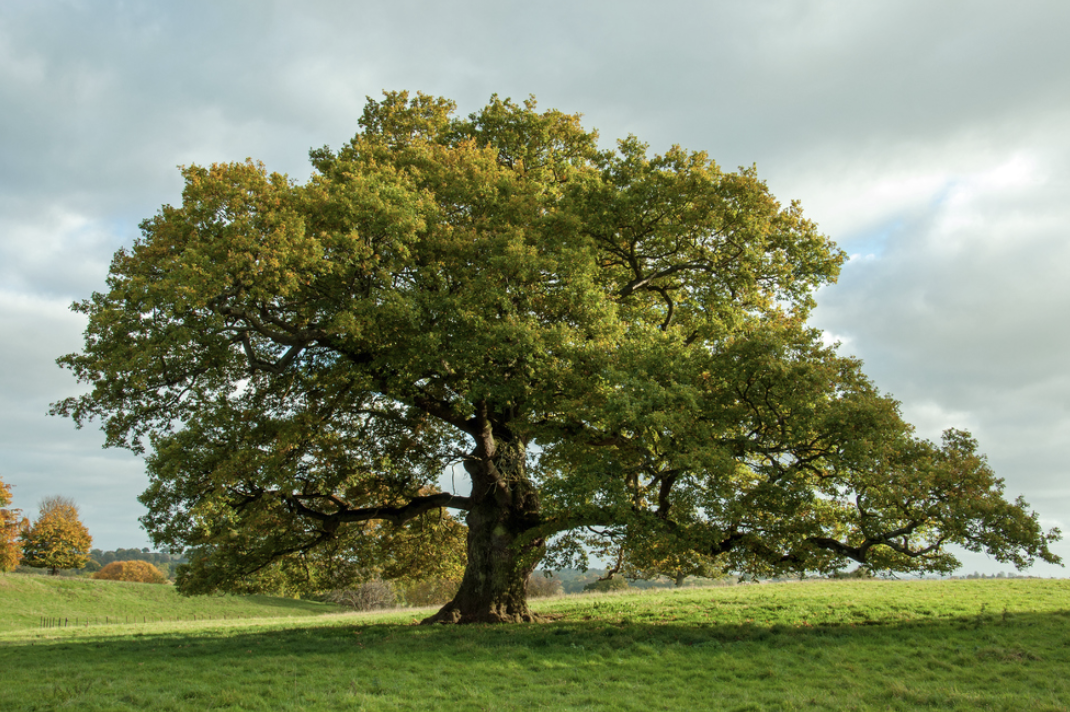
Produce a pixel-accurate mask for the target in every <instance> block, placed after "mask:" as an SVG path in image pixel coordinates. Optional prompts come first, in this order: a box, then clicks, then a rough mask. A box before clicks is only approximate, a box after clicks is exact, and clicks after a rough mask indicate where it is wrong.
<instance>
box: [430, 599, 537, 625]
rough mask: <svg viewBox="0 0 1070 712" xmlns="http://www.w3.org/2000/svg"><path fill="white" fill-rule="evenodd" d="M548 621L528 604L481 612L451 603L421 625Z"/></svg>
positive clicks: (482, 610)
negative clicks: (534, 611) (464, 608)
mask: <svg viewBox="0 0 1070 712" xmlns="http://www.w3.org/2000/svg"><path fill="white" fill-rule="evenodd" d="M545 622H546V619H545V618H542V617H541V616H538V615H536V614H534V613H532V612H531V609H530V608H528V607H527V604H523V606H522V607H521V608H518V607H517V606H516V605H505V604H503V605H499V606H490V607H483V608H481V609H479V610H472V609H469V610H463V609H462V608H461V607H460V606H458V605H457V604H456V603H455V602H453V601H451V602H449V603H447V604H446V605H445V606H443V607H442V609H441V610H439V612H438V613H436V614H435V615H433V616H430V617H428V618H425V619H423V620H422V621H420V625H433V624H435V623H443V624H457V623H545Z"/></svg>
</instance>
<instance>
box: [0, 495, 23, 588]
mask: <svg viewBox="0 0 1070 712" xmlns="http://www.w3.org/2000/svg"><path fill="white" fill-rule="evenodd" d="M11 502H12V499H11V486H10V485H8V484H6V483H5V482H4V481H3V480H0V571H10V570H12V569H13V568H15V567H16V566H18V565H19V559H20V558H21V552H22V547H21V546H20V544H19V529H20V526H19V524H20V521H19V515H21V514H22V512H21V511H19V510H18V509H6V507H8V506H9V505H10V504H11Z"/></svg>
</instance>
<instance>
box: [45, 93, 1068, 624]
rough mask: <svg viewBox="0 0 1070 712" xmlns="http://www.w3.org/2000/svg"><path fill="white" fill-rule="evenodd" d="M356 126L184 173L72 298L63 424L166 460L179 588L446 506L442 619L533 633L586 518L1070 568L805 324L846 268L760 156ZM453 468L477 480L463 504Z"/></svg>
mask: <svg viewBox="0 0 1070 712" xmlns="http://www.w3.org/2000/svg"><path fill="white" fill-rule="evenodd" d="M359 123H360V129H359V132H358V133H357V134H356V136H355V137H354V138H353V139H352V140H351V141H350V142H349V143H348V144H346V145H344V146H342V147H341V148H340V149H339V150H337V151H333V150H331V149H328V148H322V149H316V150H313V151H312V152H311V160H312V165H313V169H314V170H313V173H312V176H311V178H310V179H309V180H308V181H306V182H304V183H299V182H295V181H293V180H291V179H289V178H288V177H286V176H283V175H279V174H276V173H269V172H268V171H267V170H266V169H265V168H264V167H263V166H262V165H260V164H258V163H254V162H251V161H249V162H246V163H236V164H218V165H212V166H208V167H202V166H190V167H186V168H184V169H183V170H182V172H183V176H184V178H185V188H184V190H183V193H182V201H181V204H180V205H177V206H171V205H166V206H164V207H163V208H162V209H161V210H160V212H159V213H158V214H157V215H155V216H154V217H152V218H149V219H147V220H145V221H144V222H143V223H142V224H141V230H142V234H141V237H140V238H139V239H138V240H137V241H136V242H135V243H134V245H133V246H132V247H131V248H129V249H123V250H120V251H119V252H118V253H116V255H115V258H114V260H113V262H112V265H111V271H110V274H109V276H108V283H107V290H106V291H104V292H101V293H97V294H94V295H93V296H92V297H90V298H89V299H88V300H86V301H84V302H81V303H78V304H76V305H75V307H74V308H75V309H76V310H77V311H79V312H81V313H82V314H84V315H86V317H87V318H88V327H87V329H86V333H85V346H84V349H83V351H82V352H80V353H76V354H71V355H68V356H65V357H63V358H62V359H60V363H61V364H62V365H64V366H66V367H67V368H70V369H71V370H73V372H74V373H75V374H76V376H77V377H78V378H79V379H80V380H81V381H82V382H84V383H86V384H88V385H89V386H90V388H91V390H90V391H89V392H88V393H86V394H85V395H82V396H78V397H73V398H70V399H67V400H65V401H62V402H60V403H57V404H55V405H54V407H53V410H54V412H55V413H58V414H62V415H67V416H70V417H72V418H74V420H75V421H76V423H78V424H79V425H81V424H83V423H85V422H87V421H89V420H92V419H94V418H98V419H100V421H101V423H102V428H103V430H104V433H105V435H106V443H107V445H110V446H120V447H126V448H130V449H132V450H134V451H136V452H144V453H145V454H146V459H147V465H148V472H149V477H150V480H151V484H150V487H149V489H148V490H147V491H146V492H145V494H144V495H143V496H142V501H143V502H144V503H145V504H146V506H147V507H148V509H149V513H148V515H147V516H146V517H145V518H144V520H143V521H144V523H145V524H146V526H147V528H148V530H149V531H150V532H151V533H152V535H153V537H154V541H155V542H156V543H157V544H160V545H165V546H168V547H170V548H171V549H172V550H181V549H186V548H188V549H192V550H193V555H194V561H195V564H194V566H193V567H192V568H191V569H190V573H189V574H188V575H187V578H186V579H185V580H184V581H183V582H181V585H183V586H185V587H187V588H188V589H191V590H207V589H212V588H218V589H226V588H227V587H228V586H230V585H231V584H232V583H233V582H235V581H238V580H241V578H242V577H246V576H249V575H251V574H253V573H254V572H255V571H257V570H262V569H264V568H265V567H268V566H270V565H271V564H270V563H269V562H270V561H271V560H272V559H273V558H274V557H277V556H282V557H293V556H295V555H298V554H305V555H309V556H317V555H319V554H317V553H315V552H327V553H325V554H323V555H324V556H332V557H333V556H336V555H338V553H339V550H340V549H342V550H348V551H350V552H353V554H352V556H351V557H350V560H351V561H355V562H358V563H359V562H361V561H364V562H368V563H371V564H376V563H377V562H379V561H382V560H384V559H387V560H388V559H389V557H390V551H389V547H377V546H375V544H374V538H372V540H369V539H368V538H367V537H366V536H365V535H366V534H373V533H379V532H381V531H384V530H390V531H393V532H397V534H396V536H398V537H411V536H419V532H420V531H423V532H427V531H430V530H429V529H428V527H431V526H432V525H433V523H434V522H435V521H437V520H436V517H437V513H438V512H440V511H442V510H455V511H458V512H460V513H462V514H463V517H464V523H465V525H466V531H465V537H466V544H465V548H466V565H465V566H466V567H465V572H464V576H463V578H462V581H461V585H460V587H459V589H458V592H457V594H456V596H455V597H454V598H453V600H452V601H451V602H450V603H448V604H446V605H445V606H444V607H443V608H442V610H441V611H440V612H439V613H437V614H436V615H434V616H432V617H431V618H430V619H429V621H443V622H468V621H521V620H534V619H535V618H536V617H535V616H534V615H533V614H532V613H531V611H530V610H529V609H528V606H527V603H526V599H525V580H526V579H527V577H528V575H529V574H530V573H531V572H532V571H533V570H534V567H535V566H536V564H537V563H538V562H539V561H540V560H542V559H544V558H546V559H547V561H548V562H549V563H550V564H554V565H560V564H563V563H567V562H570V561H573V560H575V559H576V558H577V557H582V556H583V553H584V549H583V543H584V542H583V537H585V536H588V535H589V534H590V532H591V531H602V532H606V533H611V534H612V535H613V536H614V537H616V540H618V541H620V540H623V541H625V542H631V543H632V544H633V545H634V546H640V545H643V546H655V545H656V546H662V547H665V548H667V549H670V550H680V549H681V548H682V549H688V550H691V551H694V552H697V554H699V555H701V556H702V557H706V558H707V559H709V560H713V561H715V562H716V564H717V566H719V567H720V568H722V569H724V570H727V571H735V572H740V573H744V574H751V575H767V574H778V573H780V574H783V573H788V572H804V571H826V572H827V571H835V570H838V569H841V568H843V567H846V566H847V565H849V564H853V563H855V562H858V563H861V564H864V565H866V566H869V567H872V568H874V569H887V570H898V571H946V570H949V569H950V568H952V567H953V566H954V565H955V563H956V562H955V559H954V557H953V556H952V555H951V554H950V553H949V552H948V551H947V545H949V544H957V545H960V546H964V547H966V548H967V549H971V550H975V551H985V552H988V553H989V554H991V555H992V556H993V557H995V558H996V559H997V560H999V561H1005V562H1009V563H1012V564H1014V565H1017V566H1024V565H1027V564H1029V563H1030V562H1031V561H1032V560H1033V559H1034V558H1035V557H1039V558H1042V559H1044V560H1046V561H1057V557H1055V555H1054V554H1052V553H1051V551H1050V550H1049V548H1048V544H1049V542H1051V541H1052V540H1053V539H1054V538H1055V537H1056V536H1057V532H1054V531H1052V532H1044V531H1042V530H1041V529H1040V527H1039V526H1038V524H1037V520H1036V516H1035V515H1034V514H1032V513H1031V512H1030V511H1029V510H1028V508H1027V506H1026V504H1025V503H1024V502H1022V501H1021V500H1016V501H1013V502H1009V501H1007V500H1006V499H1005V498H1004V496H1003V484H1002V482H1001V481H1000V480H999V479H998V478H997V477H996V476H995V475H994V473H993V472H992V471H991V469H990V468H989V467H988V465H987V463H986V461H985V459H984V457H983V456H981V455H980V454H978V453H977V450H976V443H975V442H974V441H973V440H972V439H971V438H970V436H969V435H968V434H966V433H963V432H958V431H951V432H949V433H947V434H946V436H945V439H944V440H943V442H942V443H939V444H934V443H931V442H928V441H925V440H921V439H919V438H917V437H916V436H915V435H914V434H913V432H912V429H911V427H910V426H909V425H908V424H907V423H905V422H904V421H903V420H902V419H901V417H900V415H899V411H898V405H897V404H896V403H895V402H894V401H893V400H891V399H890V398H888V397H886V396H884V395H882V394H880V393H879V392H878V391H877V389H876V388H875V387H874V386H873V385H872V384H871V383H870V382H869V381H868V380H867V379H866V377H865V376H864V375H863V373H862V371H861V368H860V365H859V363H858V362H857V361H855V360H852V359H850V358H845V357H843V356H840V355H839V354H838V353H837V352H836V351H835V350H834V349H832V348H829V347H827V346H825V345H823V343H822V340H821V335H820V334H819V333H818V332H817V331H815V330H814V329H812V328H809V327H808V326H807V324H806V318H807V316H808V313H809V311H810V309H811V308H812V306H813V298H812V295H813V293H814V291H815V289H816V288H817V287H819V286H821V285H824V284H828V283H830V282H832V281H833V280H834V279H835V277H836V275H837V273H838V270H839V267H840V264H841V263H842V261H843V259H844V255H843V253H842V252H841V251H840V250H839V249H837V248H836V246H835V244H834V243H832V242H831V241H830V240H829V239H827V238H826V237H824V236H823V235H822V234H820V232H819V231H818V230H817V228H816V226H815V225H814V224H813V223H812V222H810V221H809V220H807V219H806V218H805V217H804V216H803V214H802V211H801V209H800V208H799V206H798V205H797V204H795V203H791V204H787V205H783V204H781V203H779V202H778V201H777V200H776V199H775V198H774V197H773V196H772V195H771V194H770V192H769V190H768V188H767V186H766V185H765V184H764V183H763V182H762V181H761V180H759V179H758V177H757V175H756V173H755V170H754V169H753V168H748V169H741V170H739V171H737V172H728V171H724V170H722V169H721V168H720V167H719V166H718V165H717V164H716V163H715V162H714V161H713V160H711V159H710V158H709V157H708V156H707V155H706V154H704V153H702V152H692V151H686V150H684V149H682V148H680V147H677V146H674V147H672V148H670V149H669V150H668V151H666V152H665V153H663V154H659V155H652V154H651V153H650V151H649V150H648V147H647V146H646V145H644V144H643V143H642V142H640V141H639V140H638V139H636V138H634V137H629V138H627V139H624V140H622V141H620V142H618V144H617V145H616V148H615V149H611V150H607V149H603V148H600V147H599V144H598V142H597V135H596V134H595V133H594V132H593V131H588V130H586V129H585V128H584V127H583V126H582V124H581V122H580V119H579V117H578V116H573V115H568V114H564V113H561V112H559V111H545V112H540V111H539V110H537V108H536V105H535V102H534V100H529V101H527V102H525V103H523V104H521V105H518V104H515V103H513V102H511V101H507V100H501V99H498V98H497V97H494V98H492V100H491V101H490V103H489V104H488V105H487V106H485V107H483V108H482V109H480V110H479V111H477V112H475V113H474V114H471V115H470V116H467V117H460V116H458V115H457V114H456V113H455V107H454V104H453V103H452V102H450V101H448V100H445V99H439V98H433V97H429V96H425V95H417V96H414V97H411V98H410V97H409V96H408V95H407V94H406V93H403V92H399V93H388V94H386V95H385V97H384V99H383V100H382V101H374V100H369V102H368V104H367V106H366V108H365V111H364V114H363V117H362V118H361V120H360V122H359ZM451 465H460V466H461V467H463V469H464V472H465V473H466V474H467V477H468V480H469V481H470V489H469V490H468V491H466V492H454V491H442V490H440V489H439V481H440V479H441V475H442V473H443V471H444V469H445V468H447V467H449V466H451ZM373 523H375V526H374V528H373ZM384 527H385V528H386V529H384ZM413 530H415V531H416V532H417V533H416V534H412V533H410V532H412V531H413ZM369 541H371V543H370V544H369V543H368V542H369ZM436 541H438V542H442V541H444V542H445V543H446V544H449V543H450V541H451V540H450V539H449V537H445V538H444V539H437V540H436V539H435V537H433V536H431V537H427V539H426V542H427V547H426V553H425V555H426V557H427V558H428V559H432V560H433V559H435V558H436V557H439V556H442V555H443V547H442V546H439V545H437V544H436ZM362 547H365V548H364V549H362Z"/></svg>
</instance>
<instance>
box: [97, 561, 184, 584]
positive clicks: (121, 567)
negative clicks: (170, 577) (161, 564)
mask: <svg viewBox="0 0 1070 712" xmlns="http://www.w3.org/2000/svg"><path fill="white" fill-rule="evenodd" d="M93 578H95V579H104V580H107V581H133V582H135V583H167V576H165V575H164V573H163V571H160V570H159V569H158V568H156V567H155V566H153V565H152V564H150V563H149V562H148V561H113V562H111V563H110V564H108V565H107V566H105V567H104V568H102V569H101V570H100V571H98V572H96V573H95V574H93Z"/></svg>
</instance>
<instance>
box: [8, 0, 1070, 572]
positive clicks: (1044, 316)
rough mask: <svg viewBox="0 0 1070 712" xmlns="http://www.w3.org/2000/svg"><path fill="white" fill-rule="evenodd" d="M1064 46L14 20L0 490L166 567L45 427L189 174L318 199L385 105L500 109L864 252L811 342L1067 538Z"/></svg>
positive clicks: (939, 30)
mask: <svg viewBox="0 0 1070 712" xmlns="http://www.w3.org/2000/svg"><path fill="white" fill-rule="evenodd" d="M1068 29H1070V3H1066V2H1063V1H1051V2H1044V1H1038V0H1024V1H1023V2H1020V3H1014V4H1012V3H1007V2H989V1H987V0H942V1H941V2H939V3H934V2H932V1H931V0H895V1H886V0H867V2H864V3H860V2H856V1H855V0H763V1H762V2H742V1H741V0H738V1H737V0H732V1H729V0H693V1H688V2H683V1H673V0H662V1H661V2H659V3H656V4H655V3H649V2H637V1H631V0H569V1H568V2H560V1H558V0H543V2H539V3H533V2H515V1H513V0H485V1H482V0H458V1H455V2H448V1H443V2H431V0H424V1H423V2H410V1H407V0H392V2H390V3H383V2H360V1H356V2H353V1H351V2H332V1H328V0H323V1H317V0H303V1H302V2H300V3H297V2H269V1H265V0H255V1H253V0H250V1H238V0H228V1H220V0H209V1H201V0H183V1H182V2H153V3H147V2H124V1H120V0H92V1H85V2H77V1H61V0H41V1H39V2H24V1H21V0H0V107H3V110H2V111H0V478H3V479H4V481H5V482H7V483H9V484H11V485H13V486H14V496H15V506H19V507H21V508H22V509H23V510H24V512H25V513H26V514H27V515H29V516H31V517H32V516H34V515H35V514H36V509H37V503H38V502H39V501H40V500H41V498H43V497H45V496H49V495H57V494H58V495H64V496H68V497H72V498H73V499H74V500H75V501H76V502H77V503H78V504H79V506H80V508H81V512H82V518H83V521H84V522H85V524H86V525H87V527H88V528H89V531H90V533H91V534H92V535H93V537H94V546H95V547H98V548H102V549H115V548H119V547H123V548H129V547H135V546H136V547H141V546H149V539H148V536H147V534H146V533H145V532H144V531H143V530H142V529H141V528H140V525H139V524H138V517H139V516H141V514H143V513H144V509H143V507H142V506H141V505H140V504H139V503H138V501H137V495H138V494H140V493H141V492H142V491H143V490H144V488H145V487H146V485H147V479H146V477H145V474H144V467H143V465H142V463H141V461H140V460H139V459H137V458H136V457H134V456H133V455H131V454H129V453H126V452H124V451H115V450H104V449H102V448H101V443H102V442H103V436H102V434H101V433H100V432H99V431H98V430H95V429H93V428H91V427H90V428H86V429H84V430H80V431H79V430H76V429H75V428H74V427H73V424H72V423H71V422H69V421H67V420H65V419H61V418H54V417H50V416H48V415H47V411H48V407H49V404H50V403H51V402H54V401H56V400H58V399H61V398H64V397H66V396H70V395H74V394H77V393H79V392H81V387H80V386H79V385H78V384H77V383H75V382H74V380H73V378H72V377H71V376H70V374H69V373H67V372H65V371H63V370H61V369H60V368H58V367H57V366H56V365H55V359H56V358H57V357H59V356H61V355H63V354H65V353H69V352H72V351H77V350H78V349H79V348H80V346H81V343H82V336H81V333H82V330H83V328H84V321H83V319H82V317H80V316H79V315H76V314H73V313H71V312H70V310H69V305H70V304H71V303H72V302H73V301H75V300H81V299H85V298H87V297H88V296H89V295H90V294H91V293H92V292H93V291H95V290H98V291H99V290H102V289H103V288H104V280H105V277H106V275H107V270H108V265H109V261H110V259H111V256H112V254H114V252H115V251H116V250H117V249H119V248H120V247H123V246H128V245H130V244H131V243H132V242H133V240H134V239H135V237H136V236H137V234H138V228H137V225H138V223H139V222H140V221H141V220H143V219H145V218H147V217H151V216H152V215H154V214H155V213H156V212H157V211H158V210H159V208H160V206H161V205H164V204H168V203H172V204H173V203H177V202H178V201H179V200H180V192H181V188H182V180H181V176H180V175H179V172H178V170H177V166H179V165H189V164H193V163H197V164H209V163H212V162H226V161H242V160H244V159H245V158H247V157H252V158H254V159H258V160H261V161H263V162H264V163H265V164H266V165H267V167H268V168H269V169H270V170H273V171H280V172H285V173H287V174H289V175H290V176H291V177H292V178H294V179H296V180H298V181H304V180H305V179H307V178H308V176H309V174H310V172H311V171H310V166H309V164H308V151H309V149H311V148H316V147H320V146H323V145H330V146H333V147H338V146H340V145H341V144H342V143H344V142H345V141H347V140H348V139H349V138H350V137H352V135H353V134H354V133H355V132H356V129H357V118H358V117H359V116H360V113H361V110H362V108H363V106H364V103H365V101H366V97H368V96H370V97H373V98H377V97H380V96H381V93H382V91H384V90H398V89H406V90H410V91H423V92H426V93H429V94H434V95H439V96H445V97H449V98H451V99H453V100H455V101H456V102H457V103H458V105H459V110H460V112H461V113H468V112H471V111H474V110H476V109H477V108H479V107H480V106H482V105H483V104H485V103H486V101H487V100H488V99H489V98H490V96H491V95H492V94H495V93H497V94H499V95H501V96H507V97H512V98H514V99H517V100H521V99H524V98H526V97H527V96H529V95H534V96H535V97H536V98H537V99H538V102H539V106H540V107H542V108H556V109H560V110H562V111H566V112H569V113H582V114H583V115H584V125H585V126H587V127H593V128H597V129H598V130H599V133H600V135H601V137H602V141H603V143H604V144H605V145H606V146H611V145H612V144H613V142H614V141H615V140H616V139H619V138H623V137H625V136H627V135H628V134H635V135H637V136H638V137H639V138H640V139H642V140H644V141H646V142H648V143H649V144H650V145H651V150H652V151H664V150H665V149H667V148H668V147H670V146H671V145H673V144H679V145H681V146H683V147H685V148H688V149H692V150H705V151H707V152H708V153H709V154H710V155H711V156H712V157H713V158H714V159H716V160H717V161H718V163H720V164H721V165H722V166H723V167H725V168H727V169H735V168H737V167H739V166H750V165H752V164H753V165H756V166H757V170H758V174H759V176H760V177H761V178H763V179H764V180H765V181H766V182H767V183H768V185H769V186H770V188H771V190H772V192H773V193H774V194H775V195H776V196H777V197H778V198H780V199H781V200H782V201H783V202H785V203H786V202H788V201H790V200H798V201H800V203H801V204H802V206H803V209H804V210H805V213H806V215H807V216H808V217H809V218H810V219H812V220H814V221H815V222H817V223H818V225H819V226H820V228H821V230H822V232H824V233H825V234H826V235H828V236H829V237H830V238H831V239H832V240H834V241H835V242H836V243H837V244H838V245H839V246H840V247H842V248H843V249H844V250H845V251H846V252H847V253H848V254H850V255H851V260H850V261H849V262H848V264H847V265H846V266H845V267H844V269H843V272H842V274H841V276H840V279H839V282H838V283H837V284H835V285H831V286H827V287H824V288H822V289H821V290H820V291H819V293H818V295H817V299H818V308H817V309H816V311H815V313H814V315H813V318H812V320H811V321H812V323H813V324H814V325H815V326H817V327H820V328H822V329H823V330H825V332H826V335H827V338H828V339H829V340H830V341H838V342H840V344H841V346H840V349H841V351H842V352H843V353H845V354H851V355H854V356H857V357H859V358H861V359H862V360H863V361H864V362H865V370H866V372H867V373H868V374H869V376H870V377H871V378H872V379H873V380H874V381H875V382H876V384H877V385H878V386H879V387H880V388H881V389H882V390H883V391H884V392H886V393H890V394H892V395H893V396H894V397H895V398H896V399H898V400H899V401H900V402H901V403H902V409H903V412H904V414H905V416H906V417H907V419H908V420H909V421H911V422H912V423H914V424H915V425H916V426H917V428H918V432H919V434H920V435H922V436H924V437H927V438H931V439H938V438H939V436H940V433H941V431H942V430H943V429H945V428H949V427H958V428H964V429H967V430H970V431H971V432H972V433H973V435H974V436H975V437H976V438H977V439H978V441H979V443H980V449H981V450H982V451H983V452H985V453H987V455H988V457H989V460H990V463H991V464H992V466H993V468H994V469H995V471H996V472H997V474H998V475H999V476H1001V477H1002V478H1004V480H1005V482H1006V490H1007V494H1008V496H1010V497H1017V496H1019V495H1022V496H1024V498H1025V499H1026V501H1028V502H1029V503H1030V504H1031V505H1032V507H1033V509H1034V510H1036V511H1037V513H1038V514H1039V517H1040V521H1041V524H1042V525H1043V526H1044V527H1045V528H1050V527H1059V528H1061V529H1062V530H1064V531H1068V532H1070V476H1068V466H1067V464H1066V462H1067V458H1066V457H1065V454H1066V453H1065V449H1066V445H1067V444H1068V443H1070V371H1068V369H1067V355H1068V353H1070V279H1067V277H1066V273H1067V272H1070V200H1068V199H1067V196H1070V92H1068V91H1067V90H1066V86H1067V79H1068V77H1070V43H1068V42H1066V41H1065V35H1066V32H1067V30H1068ZM1054 548H1055V551H1056V552H1057V553H1059V554H1060V555H1061V556H1063V557H1064V558H1067V559H1068V560H1070V544H1067V543H1063V542H1060V543H1059V544H1057V545H1056V546H1055V547H1054ZM962 559H963V570H962V572H963V573H970V572H973V571H980V572H982V573H995V572H997V571H1008V572H1009V571H1010V570H1011V569H1010V567H1009V566H1007V565H1003V564H999V563H998V562H995V561H992V560H990V559H988V558H987V557H985V556H982V555H974V554H966V555H963V557H962ZM1066 572H1067V569H1063V568H1061V567H1056V566H1051V565H1046V564H1044V565H1040V564H1038V565H1036V566H1034V567H1033V568H1032V569H1030V570H1029V572H1028V573H1031V574H1034V575H1038V576H1066V575H1067V573H1066Z"/></svg>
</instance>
